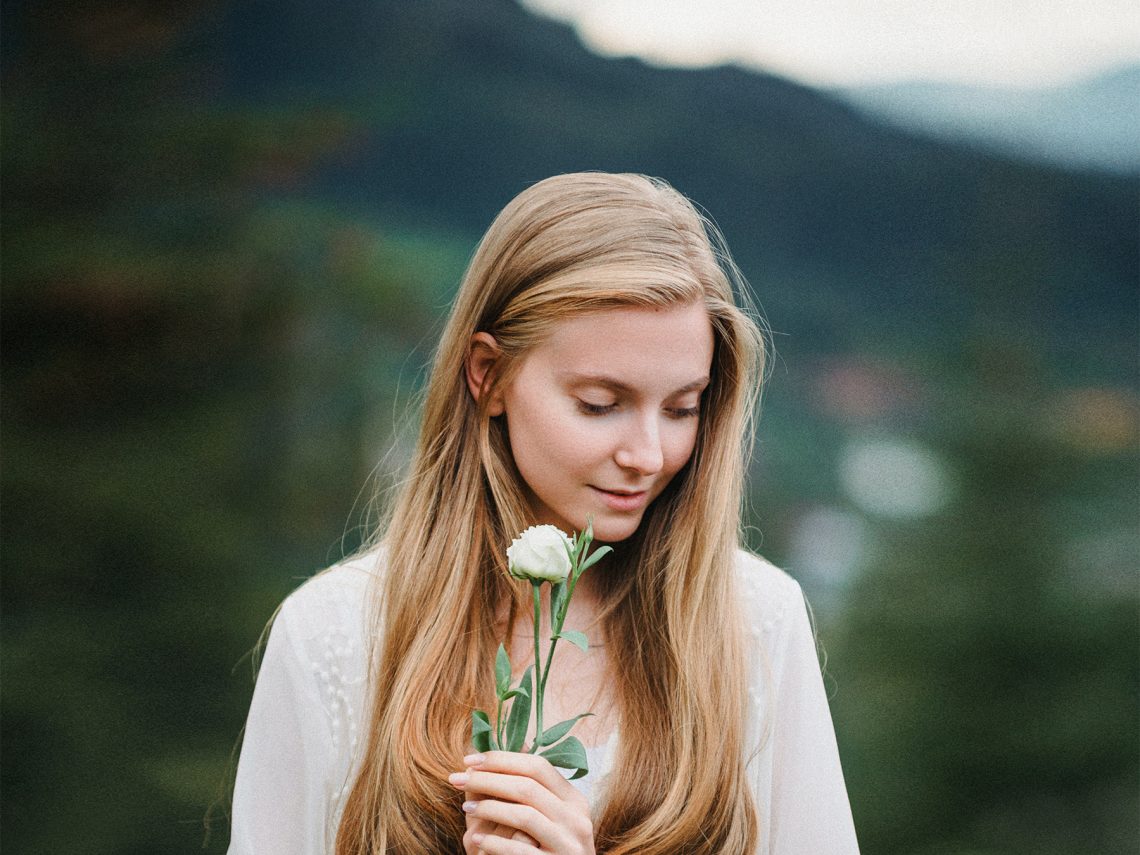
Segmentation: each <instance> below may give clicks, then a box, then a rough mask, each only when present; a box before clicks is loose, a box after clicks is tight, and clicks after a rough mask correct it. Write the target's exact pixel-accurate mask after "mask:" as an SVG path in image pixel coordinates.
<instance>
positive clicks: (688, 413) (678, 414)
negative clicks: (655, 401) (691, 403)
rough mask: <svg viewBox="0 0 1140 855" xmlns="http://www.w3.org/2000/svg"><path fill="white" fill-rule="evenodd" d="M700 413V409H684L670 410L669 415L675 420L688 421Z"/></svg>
mask: <svg viewBox="0 0 1140 855" xmlns="http://www.w3.org/2000/svg"><path fill="white" fill-rule="evenodd" d="M700 412H701V408H700V407H685V408H683V409H679V410H670V411H669V415H671V416H673V418H675V419H689V418H692V417H693V416H697V415H700Z"/></svg>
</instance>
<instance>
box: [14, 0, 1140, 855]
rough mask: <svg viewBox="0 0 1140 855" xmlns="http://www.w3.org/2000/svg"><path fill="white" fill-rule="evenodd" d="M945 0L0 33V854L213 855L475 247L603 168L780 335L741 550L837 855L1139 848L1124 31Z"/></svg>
mask: <svg viewBox="0 0 1140 855" xmlns="http://www.w3.org/2000/svg"><path fill="white" fill-rule="evenodd" d="M944 5H945V4H920V3H915V4H888V3H877V4H876V3H864V2H860V0H835V2H829V3H827V4H823V3H821V2H818V0H813V2H806V0H805V2H801V3H797V4H791V3H788V2H776V0H772V2H770V3H768V4H761V3H754V2H745V0H735V1H734V0H722V2H708V3H703V4H698V3H689V4H684V3H670V4H660V3H648V2H640V3H638V2H623V3H618V2H609V3H603V2H595V3H589V2H584V0H583V2H571V0H562V1H561V2H557V0H542V2H540V0H530V2H529V3H527V4H526V5H525V6H520V5H517V4H516V3H514V2H509V0H424V2H417V3H401V2H393V0H339V2H335V3H327V4H312V3H301V2H297V0H276V2H273V3H269V2H264V0H243V2H231V1H230V0H208V2H205V3H189V4H187V3H178V2H171V0H161V2H142V0H120V2H115V3H96V4H88V5H80V4H73V3H63V2H58V0H42V2H39V3H25V2H5V3H4V4H3V6H2V13H3V21H2V23H3V29H2V57H0V59H2V71H3V91H2V94H0V117H2V124H0V141H2V168H3V181H2V183H3V195H2V197H0V215H2V226H3V234H2V239H3V259H2V263H3V268H2V273H3V297H2V315H0V331H2V352H3V406H2V409H0V424H2V436H3V449H4V459H3V470H2V481H3V483H2V489H3V550H2V552H0V559H2V576H0V579H2V589H0V603H2V610H3V624H2V626H3V662H2V665H3V731H2V740H3V747H2V756H3V778H2V795H3V808H2V811H3V814H2V833H3V839H4V845H5V848H6V849H10V851H12V852H23V853H56V852H68V853H123V854H124V855H128V853H129V855H135V853H139V855H141V854H142V853H192V852H202V851H206V852H223V851H224V850H225V847H226V841H227V827H226V826H227V823H226V815H225V806H226V796H225V792H226V787H227V783H228V780H229V778H230V776H231V775H232V763H233V760H234V755H233V751H234V749H235V747H236V744H237V739H238V735H239V731H240V728H241V726H242V723H243V721H244V717H245V712H246V709H247V706H248V703H249V698H250V695H251V692H252V672H251V660H250V658H249V656H248V653H249V651H250V650H251V648H252V647H253V645H254V644H255V642H256V640H257V638H258V635H259V633H260V631H261V629H262V628H263V626H264V624H265V622H266V620H267V619H268V618H269V616H270V615H271V613H272V611H273V609H274V607H275V605H276V604H277V603H278V602H279V601H280V600H281V598H282V597H283V596H284V595H285V594H286V593H288V592H289V591H290V590H291V589H292V588H294V587H295V586H296V585H297V584H298V583H299V582H300V581H301V580H302V579H304V578H305V577H307V576H308V575H310V574H312V573H313V572H315V571H316V570H317V569H319V568H321V567H323V566H326V565H327V564H329V563H331V562H333V561H335V560H337V559H338V558H339V557H340V556H341V555H342V554H343V553H344V552H346V551H351V550H352V549H353V548H355V546H356V545H357V544H358V543H359V542H360V538H361V532H362V531H363V530H365V529H366V527H367V525H368V514H367V499H368V497H369V495H370V493H371V487H370V486H369V484H370V479H371V478H372V477H373V476H375V478H374V480H376V481H378V482H379V483H380V484H383V483H384V482H385V480H386V479H387V478H390V477H391V474H392V473H393V472H394V471H395V469H396V468H397V467H398V466H399V464H400V462H401V459H402V457H403V456H405V455H406V453H407V447H408V446H407V444H408V442H409V439H410V435H409V434H408V432H407V431H406V430H405V431H403V432H401V431H400V430H399V426H400V425H401V424H402V423H403V424H406V423H407V422H408V421H409V418H410V416H409V415H408V412H407V411H408V408H409V406H410V405H411V403H412V401H413V395H414V392H415V390H416V389H417V388H418V387H419V386H420V384H421V383H422V381H423V378H424V373H425V366H426V363H427V361H428V359H429V358H430V356H431V353H432V347H433V344H434V342H435V340H436V336H437V335H438V332H439V330H440V328H441V325H442V321H443V319H444V317H445V315H446V312H447V310H448V307H449V305H450V301H451V298H452V295H453V294H454V291H455V288H456V286H457V282H458V279H459V277H460V275H461V273H462V270H463V268H464V266H465V264H466V261H467V259H468V258H469V257H470V255H471V253H472V251H473V249H474V245H475V242H476V241H477V240H478V237H479V235H480V234H481V233H482V231H483V230H484V229H485V228H486V226H487V225H488V224H489V223H490V221H491V219H492V218H493V216H494V215H495V213H496V212H497V211H498V210H499V209H500V208H501V207H502V206H503V205H504V204H505V203H506V202H507V201H508V200H509V199H510V198H511V197H513V196H514V195H515V194H516V193H518V192H519V191H520V190H522V189H523V188H524V187H526V186H527V185H529V184H531V183H533V182H534V181H536V180H539V179H541V178H544V177H546V176H548V175H551V174H554V173H558V172H565V171H573V170H578V169H604V170H612V171H638V172H644V173H649V174H653V175H658V176H662V177H664V178H666V179H668V180H669V181H670V182H671V183H673V184H674V185H675V186H676V187H677V188H679V189H680V190H681V191H682V192H684V193H686V194H688V195H689V196H691V197H692V198H694V199H695V200H697V201H698V202H699V203H701V204H702V205H704V206H705V207H706V208H707V209H708V211H709V212H710V213H711V214H712V216H713V217H714V218H715V219H716V220H717V222H718V223H719V225H720V226H721V228H722V230H723V231H724V233H725V235H726V237H727V240H728V243H729V246H730V247H731V248H732V249H733V251H734V253H735V255H736V258H737V260H738V262H739V263H740V266H741V267H742V268H743V270H744V273H745V275H746V276H747V277H748V279H749V280H750V282H751V284H752V287H753V289H754V293H755V297H756V299H757V300H758V302H759V303H760V304H761V305H762V307H763V310H764V312H765V314H766V316H767V318H768V321H769V323H770V324H771V326H772V328H773V330H774V336H773V338H774V345H775V348H776V352H777V358H776V360H775V361H774V364H773V371H772V376H771V378H770V381H769V384H768V387H767V391H766V393H765V398H764V413H763V418H762V420H761V424H760V431H759V437H758V445H757V454H756V459H755V465H754V468H753V471H752V480H751V496H750V509H751V510H750V516H749V520H748V522H749V529H748V536H749V540H750V545H751V546H752V547H753V548H754V549H756V550H757V551H759V552H761V553H763V554H764V555H766V556H767V557H768V558H769V559H771V560H772V561H774V562H776V563H777V564H779V565H781V566H783V567H785V568H786V569H787V570H788V571H789V572H790V573H792V574H793V575H794V576H795V577H796V578H797V579H798V580H800V582H801V583H802V584H803V586H804V588H805V590H806V592H807V593H808V595H809V598H810V600H811V602H812V604H813V606H814V608H815V612H816V617H817V622H818V626H819V630H820V635H821V641H822V646H823V648H824V650H825V653H826V679H827V683H828V687H829V691H830V693H831V703H832V713H833V716H834V719H835V723H836V728H837V732H838V737H839V742H840V750H841V753H842V757H843V762H844V767H845V771H846V775H847V782H848V788H849V790H850V794H851V801H852V807H853V810H854V815H855V821H856V826H857V828H858V831H859V836H860V839H861V843H862V846H863V851H864V852H865V853H868V855H878V853H885V855H896V854H897V855H951V853H953V855H998V854H999V853H1001V855H1006V853H1037V855H1061V853H1065V855H1074V854H1076V855H1080V853H1096V854H1097V855H1103V854H1104V853H1125V852H1136V851H1137V848H1138V845H1140V830H1138V823H1140V819H1138V817H1140V811H1138V807H1140V736H1138V734H1140V727H1138V710H1140V706H1138V697H1137V696H1138V691H1140V674H1138V664H1140V657H1138V653H1140V644H1138V642H1140V624H1138V613H1137V605H1138V603H1137V600H1138V594H1140V585H1138V579H1137V567H1138V563H1140V560H1138V559H1140V526H1138V523H1140V478H1138V475H1140V470H1138V466H1137V464H1138V458H1140V453H1138V452H1140V445H1138V438H1140V430H1138V425H1140V403H1138V400H1140V398H1138V395H1140V386H1138V380H1140V377H1138V364H1140V363H1138V360H1137V357H1138V355H1140V350H1138V344H1140V337H1138V325H1140V303H1138V290H1137V286H1138V272H1140V261H1138V247H1137V234H1138V225H1140V222H1138V221H1140V217H1138V205H1137V200H1138V194H1137V191H1138V189H1140V186H1138V185H1140V181H1138V176H1140V129H1138V126H1137V116H1138V115H1140V110H1138V109H1137V108H1138V107H1140V64H1138V62H1140V20H1138V17H1137V12H1136V11H1135V10H1134V9H1133V8H1132V6H1131V5H1130V4H1116V5H1114V3H1113V2H1109V0H1104V2H1101V3H1099V4H1085V5H1082V6H1081V7H1080V10H1079V13H1078V12H1077V11H1076V7H1075V6H1074V5H1073V4H1071V3H1068V4H1062V3H1059V2H1046V0H1042V2H1037V3H1034V4H1026V3H1014V2H1004V3H988V4H972V3H959V4H949V5H948V6H946V8H943V6H944ZM413 423H414V422H413ZM210 820H212V821H210Z"/></svg>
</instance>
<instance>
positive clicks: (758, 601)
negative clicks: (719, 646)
mask: <svg viewBox="0 0 1140 855" xmlns="http://www.w3.org/2000/svg"><path fill="white" fill-rule="evenodd" d="M736 581H737V593H738V596H739V597H740V599H741V607H742V611H743V613H744V617H745V620H746V622H747V624H748V628H749V629H751V630H753V631H754V632H757V631H762V632H764V633H765V634H766V635H771V634H772V632H773V631H775V630H777V629H778V628H779V627H780V626H781V625H782V624H784V623H785V622H786V621H787V620H788V618H789V616H791V615H794V614H796V612H797V611H799V610H802V609H803V608H804V596H803V591H802V590H801V589H800V585H799V583H798V582H797V581H796V580H795V579H793V578H792V577H791V576H789V575H788V574H787V573H786V572H784V571H783V570H781V569H780V568H779V567H777V566H776V565H775V564H773V563H772V562H771V561H769V560H768V559H766V558H764V557H762V556H760V555H756V554H755V553H753V552H749V551H748V550H746V549H738V550H737V551H736Z"/></svg>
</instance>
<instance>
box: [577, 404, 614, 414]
mask: <svg viewBox="0 0 1140 855" xmlns="http://www.w3.org/2000/svg"><path fill="white" fill-rule="evenodd" d="M616 407H617V404H591V403H590V402H588V401H581V400H580V401H578V409H579V410H581V411H582V412H583V413H585V414H586V415H588V416H604V415H605V414H606V413H608V412H611V411H612V410H613V409H615V408H616Z"/></svg>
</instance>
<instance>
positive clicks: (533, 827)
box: [463, 798, 577, 852]
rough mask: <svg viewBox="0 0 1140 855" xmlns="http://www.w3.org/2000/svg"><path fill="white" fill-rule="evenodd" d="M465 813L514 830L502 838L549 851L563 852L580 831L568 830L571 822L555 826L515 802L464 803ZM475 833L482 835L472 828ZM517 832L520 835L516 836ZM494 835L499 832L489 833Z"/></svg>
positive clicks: (528, 808)
mask: <svg viewBox="0 0 1140 855" xmlns="http://www.w3.org/2000/svg"><path fill="white" fill-rule="evenodd" d="M463 810H464V811H466V812H467V815H468V816H471V817H475V818H476V819H480V820H486V821H488V822H492V823H497V824H498V825H500V826H505V827H507V828H509V829H511V830H512V833H509V834H505V835H500V836H503V837H508V838H510V839H512V840H515V841H518V842H522V843H530V844H532V845H541V846H542V847H543V848H544V849H546V850H548V851H556V852H561V851H563V850H564V848H565V846H566V845H567V844H568V843H569V842H570V841H571V840H573V832H574V831H575V830H577V829H573V830H571V829H568V828H567V827H566V823H567V822H570V823H571V824H573V820H572V819H567V820H564V821H563V822H562V823H555V822H553V821H552V820H551V819H549V818H548V817H546V816H544V815H543V814H541V813H539V812H538V811H537V810H535V809H534V808H533V807H531V806H530V805H526V804H517V803H515V802H503V801H498V800H496V799H487V798H484V799H480V800H479V801H467V802H464V803H463ZM471 829H472V833H473V834H474V833H480V832H479V831H478V830H476V829H475V828H474V827H473V826H472V827H471ZM516 830H517V832H519V833H514V832H515V831H516ZM490 833H492V834H495V833H496V832H490Z"/></svg>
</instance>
